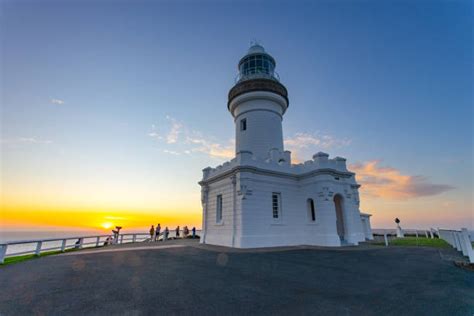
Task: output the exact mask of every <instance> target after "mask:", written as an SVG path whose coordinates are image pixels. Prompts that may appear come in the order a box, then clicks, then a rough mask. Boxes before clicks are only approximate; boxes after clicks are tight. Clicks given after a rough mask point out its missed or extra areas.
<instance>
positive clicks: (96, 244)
mask: <svg viewBox="0 0 474 316" xmlns="http://www.w3.org/2000/svg"><path fill="white" fill-rule="evenodd" d="M99 244H100V236H97V239H96V241H95V246H96V247H99Z"/></svg>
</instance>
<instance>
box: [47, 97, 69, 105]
mask: <svg viewBox="0 0 474 316" xmlns="http://www.w3.org/2000/svg"><path fill="white" fill-rule="evenodd" d="M49 101H50V102H51V103H52V104H59V105H63V104H64V103H65V102H64V100H61V99H55V98H52V99H51V100H49Z"/></svg>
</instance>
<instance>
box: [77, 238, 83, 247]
mask: <svg viewBox="0 0 474 316" xmlns="http://www.w3.org/2000/svg"><path fill="white" fill-rule="evenodd" d="M83 243H84V238H79V247H78V248H79V249H81V248H82V244H83Z"/></svg>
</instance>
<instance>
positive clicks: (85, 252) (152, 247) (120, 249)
mask: <svg viewBox="0 0 474 316" xmlns="http://www.w3.org/2000/svg"><path fill="white" fill-rule="evenodd" d="M124 246H125V245H124ZM182 247H186V245H157V244H153V245H150V246H142V247H114V248H98V249H84V250H82V251H76V252H69V253H65V254H62V256H77V255H89V254H96V253H104V252H123V251H137V250H160V249H170V248H182Z"/></svg>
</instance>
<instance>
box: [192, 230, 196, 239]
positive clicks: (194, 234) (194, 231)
mask: <svg viewBox="0 0 474 316" xmlns="http://www.w3.org/2000/svg"><path fill="white" fill-rule="evenodd" d="M192 231H193V239H194V238H196V227H193V229H192Z"/></svg>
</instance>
